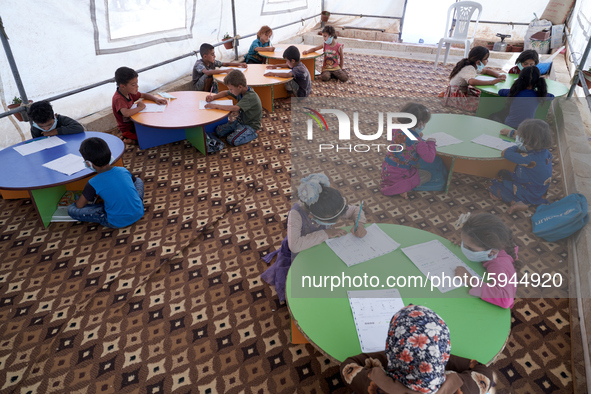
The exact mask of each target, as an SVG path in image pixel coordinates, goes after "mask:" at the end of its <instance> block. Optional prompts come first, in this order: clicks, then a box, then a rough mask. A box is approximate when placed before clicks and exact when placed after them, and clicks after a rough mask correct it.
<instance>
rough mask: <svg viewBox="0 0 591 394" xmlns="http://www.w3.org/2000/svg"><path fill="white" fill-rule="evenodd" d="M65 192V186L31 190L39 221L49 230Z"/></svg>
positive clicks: (30, 193)
mask: <svg viewBox="0 0 591 394" xmlns="http://www.w3.org/2000/svg"><path fill="white" fill-rule="evenodd" d="M65 192H66V186H65V185H60V186H54V187H48V188H45V189H36V190H29V195H30V196H31V201H33V205H34V206H35V210H36V211H37V214H38V215H39V220H41V223H42V224H43V228H47V226H49V223H51V217H52V216H53V214H54V212H55V210H56V209H57V204H58V203H59V201H60V199H61V198H62V196H63V195H64V193H65Z"/></svg>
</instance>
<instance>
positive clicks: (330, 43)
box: [324, 36, 332, 45]
mask: <svg viewBox="0 0 591 394" xmlns="http://www.w3.org/2000/svg"><path fill="white" fill-rule="evenodd" d="M324 43H325V44H327V45H332V36H330V37H328V38H327V39H326V41H324Z"/></svg>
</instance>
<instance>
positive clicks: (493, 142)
mask: <svg viewBox="0 0 591 394" xmlns="http://www.w3.org/2000/svg"><path fill="white" fill-rule="evenodd" d="M472 142H474V143H475V144H479V145H484V146H488V147H489V148H493V149H498V150H505V149H507V148H510V147H512V146H515V143H514V142H509V141H505V140H503V139H501V138H499V137H493V136H492V135H488V134H482V135H479V136H478V137H476V138H474V139H473V140H472Z"/></svg>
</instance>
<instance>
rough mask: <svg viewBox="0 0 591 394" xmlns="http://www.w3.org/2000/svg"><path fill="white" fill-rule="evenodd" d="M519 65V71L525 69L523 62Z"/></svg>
mask: <svg viewBox="0 0 591 394" xmlns="http://www.w3.org/2000/svg"><path fill="white" fill-rule="evenodd" d="M517 67H518V68H519V71H521V70H523V64H521V63H518V64H517Z"/></svg>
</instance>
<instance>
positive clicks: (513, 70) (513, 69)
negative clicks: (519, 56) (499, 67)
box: [509, 66, 521, 74]
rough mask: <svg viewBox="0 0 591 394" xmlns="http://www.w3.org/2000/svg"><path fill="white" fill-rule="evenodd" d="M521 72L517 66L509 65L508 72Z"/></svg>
mask: <svg viewBox="0 0 591 394" xmlns="http://www.w3.org/2000/svg"><path fill="white" fill-rule="evenodd" d="M520 72H521V70H520V69H519V67H518V66H513V67H511V70H509V74H519V73H520Z"/></svg>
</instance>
